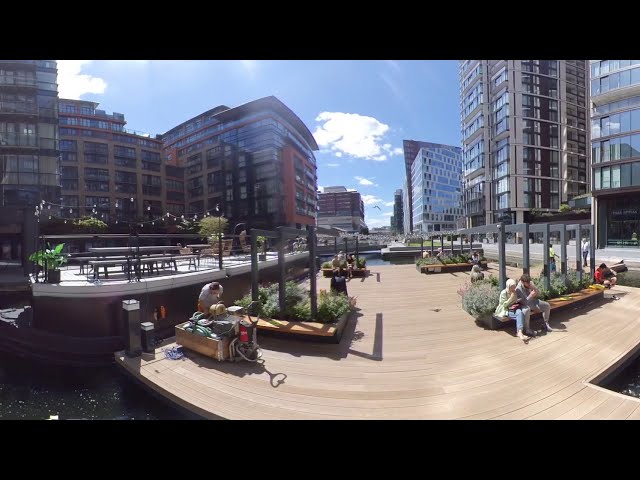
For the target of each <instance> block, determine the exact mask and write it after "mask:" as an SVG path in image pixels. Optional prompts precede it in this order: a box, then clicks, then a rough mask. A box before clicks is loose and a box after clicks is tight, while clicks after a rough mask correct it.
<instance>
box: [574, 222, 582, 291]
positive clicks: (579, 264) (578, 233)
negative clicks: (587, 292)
mask: <svg viewBox="0 0 640 480" xmlns="http://www.w3.org/2000/svg"><path fill="white" fill-rule="evenodd" d="M574 231H575V232H576V272H577V275H578V281H580V282H581V281H582V267H583V265H582V227H581V226H580V224H578V225H576V227H575V229H574Z"/></svg>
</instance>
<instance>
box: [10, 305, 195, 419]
mask: <svg viewBox="0 0 640 480" xmlns="http://www.w3.org/2000/svg"><path fill="white" fill-rule="evenodd" d="M28 304H29V294H12V295H2V296H0V309H2V308H20V307H22V306H24V305H28ZM4 328H13V327H6V326H2V328H0V335H2V331H3V329H4ZM51 415H58V416H59V418H60V419H101V420H112V419H113V420H116V419H117V420H158V419H184V418H187V417H186V415H185V414H183V413H182V412H178V411H175V410H174V409H173V408H172V407H170V406H169V405H167V404H166V403H165V402H164V401H162V400H160V399H158V398H156V397H154V396H153V395H152V394H151V393H149V392H148V391H147V390H145V389H143V388H142V387H141V386H139V385H138V384H136V383H134V381H133V380H131V379H129V378H128V377H126V376H125V374H124V373H122V372H121V371H120V370H119V369H118V368H117V367H116V366H115V364H114V365H113V366H110V367H104V368H86V369H81V368H63V367H55V366H50V365H45V364H42V363H40V362H34V361H32V360H25V359H21V358H18V357H15V356H12V355H6V354H0V419H2V420H8V419H16V420H17V419H47V418H49V416H51Z"/></svg>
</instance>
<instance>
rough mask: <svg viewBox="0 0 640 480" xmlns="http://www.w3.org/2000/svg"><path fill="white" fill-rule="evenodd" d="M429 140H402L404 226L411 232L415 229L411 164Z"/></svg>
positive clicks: (407, 231)
mask: <svg viewBox="0 0 640 480" xmlns="http://www.w3.org/2000/svg"><path fill="white" fill-rule="evenodd" d="M429 145H432V144H430V143H429V142H420V141H418V140H403V141H402V150H403V151H404V170H405V180H404V182H403V187H404V188H403V192H404V196H403V203H404V218H403V220H402V221H403V228H404V231H405V233H410V232H412V231H413V212H412V205H413V191H412V189H411V166H412V165H413V161H414V160H415V158H416V155H418V152H419V151H420V149H421V148H422V147H428V146H429Z"/></svg>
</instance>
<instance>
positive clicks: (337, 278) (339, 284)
mask: <svg viewBox="0 0 640 480" xmlns="http://www.w3.org/2000/svg"><path fill="white" fill-rule="evenodd" d="M331 291H332V292H334V293H338V294H340V293H344V294H345V295H346V296H347V297H348V296H349V294H348V293H347V279H346V277H345V276H344V269H342V268H336V269H335V270H334V271H333V278H332V279H331Z"/></svg>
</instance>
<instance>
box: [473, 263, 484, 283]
mask: <svg viewBox="0 0 640 480" xmlns="http://www.w3.org/2000/svg"><path fill="white" fill-rule="evenodd" d="M480 280H484V273H482V272H481V271H480V265H474V266H473V267H471V283H475V282H477V281H480Z"/></svg>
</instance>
